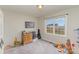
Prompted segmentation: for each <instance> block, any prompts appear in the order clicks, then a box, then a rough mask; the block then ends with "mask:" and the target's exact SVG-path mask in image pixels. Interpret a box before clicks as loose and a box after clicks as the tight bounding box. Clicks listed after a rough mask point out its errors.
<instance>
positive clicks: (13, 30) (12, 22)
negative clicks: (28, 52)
mask: <svg viewBox="0 0 79 59" xmlns="http://www.w3.org/2000/svg"><path fill="white" fill-rule="evenodd" d="M28 20H29V21H34V22H35V23H36V26H35V28H34V29H26V28H25V21H28ZM36 29H37V19H36V18H33V17H27V16H26V15H23V14H19V13H15V12H11V11H4V41H5V45H8V44H11V45H12V44H13V39H14V37H17V39H18V40H21V32H22V31H24V30H26V31H29V30H35V31H36Z"/></svg>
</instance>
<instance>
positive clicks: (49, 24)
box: [45, 19, 54, 34]
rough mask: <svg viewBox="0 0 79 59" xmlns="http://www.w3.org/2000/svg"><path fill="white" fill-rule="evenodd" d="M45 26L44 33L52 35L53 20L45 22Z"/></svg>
mask: <svg viewBox="0 0 79 59" xmlns="http://www.w3.org/2000/svg"><path fill="white" fill-rule="evenodd" d="M45 26H46V32H47V33H51V34H53V27H54V20H53V19H49V20H46V22H45Z"/></svg>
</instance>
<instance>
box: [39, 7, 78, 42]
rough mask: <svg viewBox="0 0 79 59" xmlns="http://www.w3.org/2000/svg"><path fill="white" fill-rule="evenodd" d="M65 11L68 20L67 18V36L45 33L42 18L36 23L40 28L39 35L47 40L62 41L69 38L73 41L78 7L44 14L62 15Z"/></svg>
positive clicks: (74, 39)
mask: <svg viewBox="0 0 79 59" xmlns="http://www.w3.org/2000/svg"><path fill="white" fill-rule="evenodd" d="M65 13H68V14H69V15H68V17H67V18H68V20H67V37H60V36H54V35H48V34H46V33H45V29H44V21H45V19H44V18H40V19H41V20H40V21H38V24H39V25H40V26H39V28H40V29H41V35H42V38H43V39H45V40H48V41H52V42H55V41H57V40H60V41H62V42H63V43H64V42H66V40H67V38H69V39H71V40H72V41H73V42H74V41H76V37H75V33H74V29H75V28H79V7H75V8H70V9H67V10H63V11H60V12H58V13H55V14H52V15H49V16H46V17H47V18H48V17H51V18H53V17H54V16H58V15H63V14H65Z"/></svg>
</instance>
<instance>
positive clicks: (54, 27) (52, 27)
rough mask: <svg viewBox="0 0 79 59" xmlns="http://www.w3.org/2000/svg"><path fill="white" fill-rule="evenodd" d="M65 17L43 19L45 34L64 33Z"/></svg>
mask: <svg viewBox="0 0 79 59" xmlns="http://www.w3.org/2000/svg"><path fill="white" fill-rule="evenodd" d="M66 23H67V22H66V18H65V17H64V16H63V17H57V18H51V19H47V20H45V31H46V33H47V34H49V33H50V34H53V35H62V36H64V35H66Z"/></svg>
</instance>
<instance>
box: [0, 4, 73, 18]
mask: <svg viewBox="0 0 79 59" xmlns="http://www.w3.org/2000/svg"><path fill="white" fill-rule="evenodd" d="M72 7H74V6H73V5H44V6H43V9H41V10H39V9H38V8H37V6H36V5H1V6H0V8H2V9H3V10H8V11H14V12H18V13H23V14H26V15H28V16H34V17H43V16H47V15H50V14H53V13H56V12H59V11H62V10H65V9H68V8H72Z"/></svg>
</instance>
